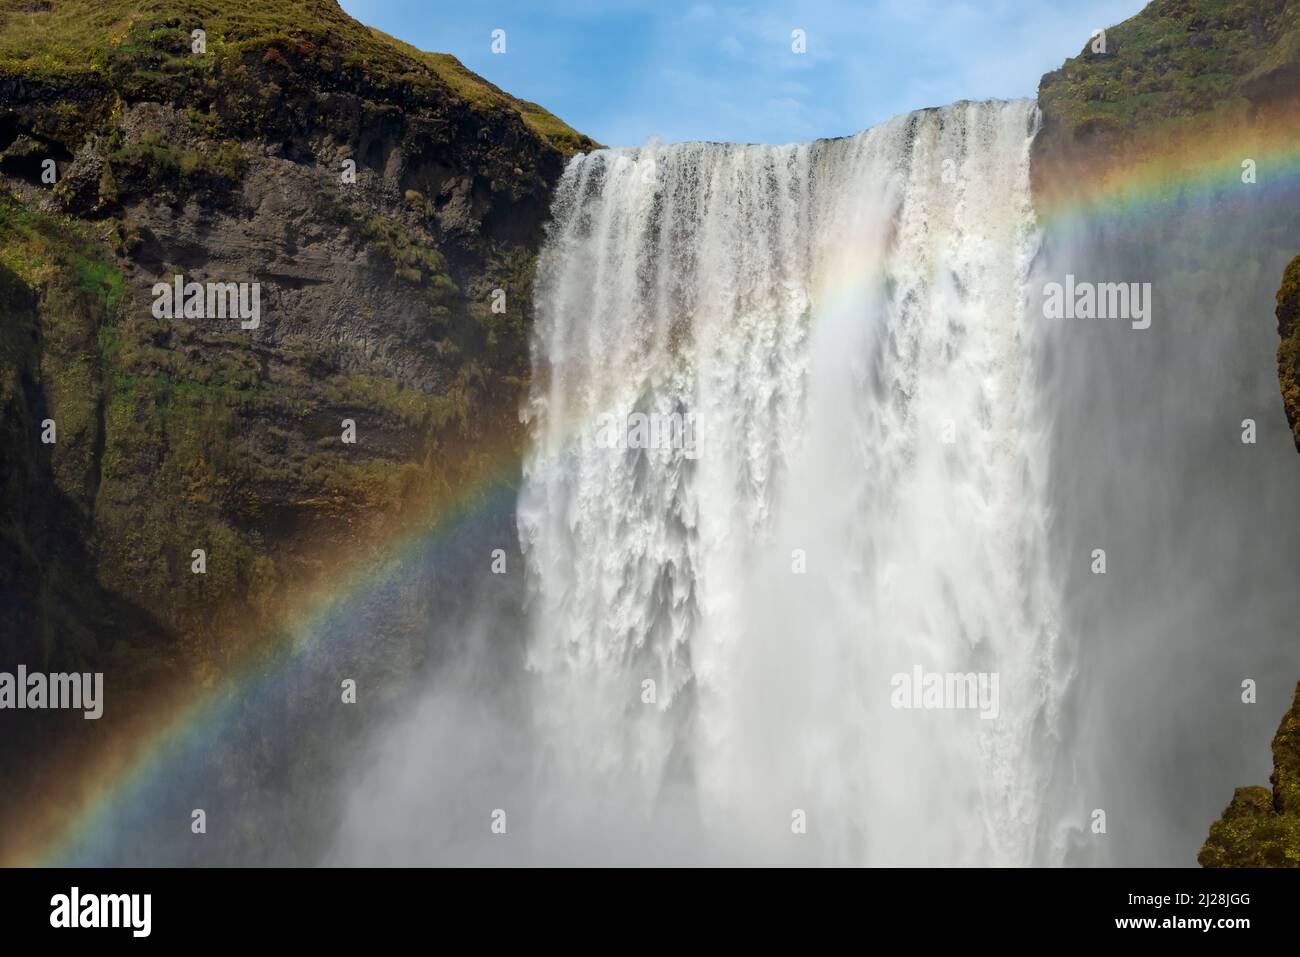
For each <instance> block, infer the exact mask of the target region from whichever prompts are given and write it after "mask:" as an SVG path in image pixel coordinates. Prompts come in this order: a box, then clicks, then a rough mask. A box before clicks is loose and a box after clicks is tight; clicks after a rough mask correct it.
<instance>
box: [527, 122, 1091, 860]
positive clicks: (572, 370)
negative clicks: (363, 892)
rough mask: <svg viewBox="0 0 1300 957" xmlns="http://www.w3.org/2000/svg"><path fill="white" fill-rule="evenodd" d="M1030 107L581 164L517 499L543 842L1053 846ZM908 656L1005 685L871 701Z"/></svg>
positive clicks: (549, 309) (716, 847)
mask: <svg viewBox="0 0 1300 957" xmlns="http://www.w3.org/2000/svg"><path fill="white" fill-rule="evenodd" d="M1035 124H1036V110H1035V107H1034V105H1033V104H1032V103H1030V102H1027V101H1020V102H1012V103H979V104H975V103H959V104H956V105H954V106H951V107H948V108H945V109H939V110H927V111H923V112H918V113H914V114H911V115H909V116H905V117H900V118H898V119H896V120H894V121H891V122H889V123H887V124H885V125H883V126H880V127H878V128H875V129H872V130H869V131H867V132H865V133H862V134H859V135H857V136H854V137H850V138H847V139H840V140H830V141H819V142H816V143H810V144H802V145H794V146H785V147H768V146H736V145H718V144H683V145H677V146H670V147H660V146H656V145H650V146H647V147H645V148H643V149H639V150H612V151H600V152H597V153H594V154H591V155H588V156H582V157H578V158H576V159H574V160H573V161H571V163H570V165H569V167H568V168H567V170H566V172H565V174H564V177H563V179H562V181H561V183H560V185H559V187H558V193H557V197H556V201H555V207H554V222H553V223H552V226H551V229H550V233H549V237H548V241H547V244H546V247H545V249H544V251H543V254H542V257H541V260H540V263H539V267H538V269H539V271H538V279H537V291H536V306H537V321H536V328H535V331H534V345H533V349H534V356H533V365H534V383H533V388H532V394H531V398H530V401H529V404H528V407H527V409H526V412H525V417H526V419H527V421H528V422H529V424H530V427H531V430H532V436H533V448H532V451H531V454H530V457H529V459H528V462H527V464H526V467H525V485H524V489H523V491H522V493H521V497H520V504H519V519H518V521H519V531H520V539H521V544H522V547H523V550H524V553H525V556H526V559H527V566H528V568H527V572H528V580H529V613H530V622H529V637H528V641H527V658H528V667H529V670H530V672H531V674H532V676H533V679H532V688H531V692H532V697H531V700H532V702H533V710H534V723H535V729H534V733H535V734H536V742H535V747H534V754H535V759H536V767H535V769H534V772H533V784H532V787H533V788H534V789H535V791H536V794H535V805H534V808H533V810H532V811H531V812H530V820H531V821H532V823H533V825H534V826H535V828H536V830H537V831H538V832H539V833H540V832H543V831H544V832H545V833H546V834H548V835H551V837H549V838H538V839H537V840H535V841H534V848H535V849H536V850H537V851H538V852H539V853H541V854H542V855H543V856H554V854H555V853H559V850H558V849H560V848H565V849H567V850H568V853H569V854H570V856H572V857H574V858H576V859H582V860H625V859H642V860H643V859H645V858H644V855H645V854H648V853H658V854H660V855H661V856H662V858H663V859H666V860H687V861H691V860H727V861H751V862H757V863H777V862H785V861H815V862H824V863H867V864H900V863H906V864H988V863H1006V864H1015V863H1031V862H1051V861H1054V860H1058V859H1059V856H1060V854H1061V848H1060V846H1059V844H1060V840H1059V838H1058V837H1057V836H1056V835H1057V831H1058V828H1057V823H1056V822H1053V821H1049V820H1047V819H1046V818H1047V816H1048V812H1047V811H1046V810H1045V808H1044V805H1043V802H1042V800H1041V796H1042V794H1043V793H1044V792H1045V790H1046V789H1047V788H1048V784H1049V778H1050V777H1051V775H1052V761H1053V754H1054V752H1055V748H1054V747H1053V744H1052V740H1051V739H1052V736H1053V734H1054V729H1055V720H1056V713H1057V709H1058V705H1059V702H1060V700H1061V697H1062V695H1063V693H1064V689H1065V687H1066V685H1067V684H1068V680H1069V675H1068V673H1066V672H1065V670H1064V668H1063V666H1062V665H1061V664H1060V661H1061V660H1063V659H1064V658H1066V657H1068V656H1062V655H1060V654H1058V649H1057V647H1056V646H1057V642H1058V638H1057V632H1056V626H1055V621H1056V616H1057V607H1058V598H1057V595H1056V593H1055V589H1054V586H1053V582H1052V579H1051V576H1050V575H1049V573H1048V572H1047V571H1046V566H1047V559H1046V549H1045V537H1046V534H1045V512H1046V496H1045V493H1044V482H1045V471H1046V466H1045V462H1044V458H1045V448H1046V443H1045V440H1044V435H1045V432H1046V427H1045V425H1044V424H1043V421H1042V412H1041V410H1040V408H1039V403H1038V401H1037V399H1036V395H1035V389H1034V383H1035V376H1034V370H1033V367H1032V363H1031V356H1032V355H1033V350H1032V348H1031V344H1030V339H1031V337H1032V335H1033V323H1032V322H1031V321H1030V320H1029V319H1028V318H1027V317H1026V315H1025V306H1026V288H1027V276H1028V272H1029V266H1030V262H1031V260H1032V258H1033V256H1034V253H1035V251H1036V245H1037V236H1036V231H1035V224H1034V216H1033V210H1032V205H1031V200H1030V190H1029V148H1030V144H1031V142H1032V139H1033V133H1034V127H1035ZM647 424H648V425H649V426H650V427H651V428H652V429H653V428H654V427H655V426H656V425H660V424H662V428H660V429H659V430H658V431H657V432H652V433H650V434H651V435H657V437H658V440H657V441H656V440H653V439H652V441H650V442H646V441H644V439H645V438H646V436H647V432H646V431H645V430H644V428H643V427H644V426H646V425H647ZM615 432H617V433H618V435H617V438H618V439H619V440H618V441H611V439H610V436H611V434H612V433H615ZM646 445H649V446H650V447H643V446H646ZM917 668H919V669H921V671H922V672H923V673H924V674H931V673H934V674H945V673H952V674H978V675H991V676H996V680H997V682H998V683H997V686H996V688H997V697H996V708H995V709H990V708H985V709H984V710H983V712H981V711H978V710H975V709H971V708H966V709H961V708H949V709H943V708H938V709H925V708H910V709H909V708H898V707H895V705H896V704H898V703H899V702H898V700H897V699H896V696H895V683H894V681H893V678H894V676H895V675H899V674H906V675H908V676H909V677H910V676H911V675H912V673H913V672H914V670H915V669H917ZM949 703H951V702H949ZM994 711H995V712H996V713H994ZM801 824H806V833H799V831H801V830H802V829H803V828H802V827H801ZM579 845H580V846H582V847H584V848H586V850H585V851H575V850H574V848H575V847H576V846H579Z"/></svg>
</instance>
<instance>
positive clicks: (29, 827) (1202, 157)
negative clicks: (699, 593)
mask: <svg viewBox="0 0 1300 957" xmlns="http://www.w3.org/2000/svg"><path fill="white" fill-rule="evenodd" d="M1296 129H1297V127H1296V125H1294V124H1292V123H1289V122H1287V123H1279V124H1277V126H1276V127H1274V128H1271V129H1269V130H1261V129H1260V128H1259V127H1256V128H1255V130H1254V131H1253V133H1252V134H1250V135H1245V136H1243V133H1242V131H1241V130H1240V129H1224V130H1222V131H1221V132H1220V133H1218V134H1216V135H1212V136H1208V137H1202V138H1200V139H1199V140H1197V145H1196V148H1195V149H1194V150H1191V151H1189V150H1188V149H1186V148H1184V147H1183V146H1180V144H1178V143H1177V142H1173V141H1170V142H1166V143H1164V144H1157V145H1156V146H1155V147H1154V148H1153V149H1151V150H1150V151H1149V152H1148V153H1147V154H1146V156H1147V158H1146V159H1144V160H1143V161H1142V162H1140V163H1135V164H1133V165H1132V166H1130V167H1128V168H1120V167H1117V166H1115V165H1113V164H1112V165H1111V166H1110V168H1109V169H1107V170H1106V171H1104V172H1096V173H1090V174H1089V175H1088V176H1087V177H1084V178H1083V179H1081V180H1079V181H1078V182H1075V183H1071V184H1068V187H1066V188H1065V189H1063V190H1061V191H1058V192H1055V193H1053V194H1051V195H1048V196H1047V197H1046V198H1042V197H1040V201H1039V204H1038V205H1039V209H1038V219H1039V223H1040V225H1041V226H1043V227H1046V228H1054V227H1057V226H1058V225H1063V226H1065V227H1066V228H1069V227H1071V226H1073V225H1080V226H1083V227H1086V226H1087V225H1088V224H1091V223H1096V222H1104V223H1107V224H1119V225H1121V226H1122V225H1125V224H1141V225H1142V226H1144V227H1149V226H1150V225H1151V224H1152V223H1153V222H1157V223H1158V222H1159V221H1160V220H1161V219H1162V218H1164V217H1167V216H1170V215H1172V214H1174V213H1175V212H1177V213H1178V214H1179V215H1185V214H1187V213H1188V211H1189V210H1190V211H1191V212H1193V213H1204V214H1205V215H1208V216H1211V217H1214V216H1217V215H1224V216H1228V215H1232V214H1233V211H1234V210H1237V209H1239V208H1240V205H1239V204H1240V203H1242V202H1246V203H1250V202H1255V201H1259V200H1262V201H1268V202H1279V201H1283V199H1284V198H1290V199H1291V201H1294V198H1295V197H1298V196H1300V135H1297V134H1296ZM1247 159H1249V160H1253V161H1254V163H1255V178H1256V182H1255V183H1254V184H1248V183H1244V182H1243V181H1242V178H1241V174H1242V172H1243V168H1242V163H1243V162H1244V161H1245V160H1247ZM1239 190H1248V191H1251V192H1247V193H1242V192H1238V191H1239ZM1296 240H1297V246H1300V236H1297V237H1296ZM1210 241H1211V242H1212V241H1213V239H1212V238H1211V239H1210ZM1297 251H1300V250H1297ZM859 278H861V277H859ZM823 292H824V293H827V294H834V293H833V291H832V290H823ZM823 301H824V299H823ZM499 431H500V432H501V434H499V435H493V436H489V437H488V438H487V439H486V440H485V441H484V443H483V444H482V445H481V446H480V448H479V449H478V451H477V455H476V462H477V464H476V466H475V468H474V469H473V474H472V476H471V478H470V479H469V480H468V481H467V482H465V483H464V486H463V489H462V491H460V492H459V493H458V494H455V495H452V496H446V495H440V496H433V497H431V500H430V501H429V502H428V503H426V504H425V505H424V506H423V507H422V508H421V509H419V510H418V511H417V517H416V519H415V520H413V521H412V522H411V523H410V525H409V526H408V528H409V530H408V531H405V532H403V533H402V534H400V535H397V536H395V537H393V538H392V539H391V540H389V541H387V542H385V543H383V547H382V551H381V554H382V559H381V560H380V561H374V560H372V559H366V560H359V559H357V558H355V557H350V556H346V555H339V556H335V557H334V558H333V560H331V561H330V562H328V563H327V567H329V568H330V569H331V573H330V575H329V576H328V580H327V581H325V582H324V583H323V584H321V585H319V586H316V587H314V588H310V589H307V590H305V591H304V592H303V593H301V594H300V595H298V596H297V598H296V599H295V600H293V601H292V609H291V610H290V611H289V612H288V613H287V614H286V615H285V620H286V621H287V622H289V624H287V625H285V626H284V627H280V628H277V629H275V631H274V633H271V634H266V635H262V636H253V638H252V640H247V639H246V640H243V641H241V642H240V649H241V651H240V652H239V654H238V656H237V659H236V663H235V664H234V665H233V666H232V667H230V668H229V669H227V671H226V673H225V675H224V677H223V679H222V680H221V681H220V682H219V683H218V684H217V685H216V686H215V687H211V688H205V687H202V686H201V684H199V683H198V682H197V681H194V680H191V681H189V682H182V683H181V686H180V687H173V688H169V689H166V690H161V691H158V692H157V693H156V700H154V701H152V702H151V703H150V704H148V705H147V706H145V707H144V708H142V709H141V712H142V714H141V717H140V718H139V720H136V721H133V722H131V723H130V724H129V726H128V727H126V728H125V729H123V730H122V731H121V732H120V733H118V734H116V735H114V736H112V738H111V740H109V741H108V742H103V743H102V744H101V746H99V747H97V748H96V749H95V750H94V751H93V752H92V753H91V754H90V755H86V754H82V753H80V752H75V753H73V754H72V755H71V756H69V755H62V756H56V757H55V758H53V759H52V760H51V761H50V762H48V765H47V766H46V767H43V768H41V769H40V770H41V772H42V773H41V774H40V775H39V780H38V781H37V782H35V783H33V784H32V786H31V787H29V788H28V789H27V792H26V793H25V794H24V795H21V796H20V797H19V799H18V800H15V801H13V802H11V804H12V805H13V808H14V810H12V811H11V812H10V813H8V814H7V815H6V820H5V821H4V822H3V824H0V838H3V840H0V848H2V850H0V864H3V865H6V866H15V865H17V866H33V865H36V866H42V865H59V864H82V863H91V864H94V863H105V862H106V861H104V860H101V855H102V854H103V850H104V848H105V847H106V846H111V845H112V843H113V841H114V840H120V839H121V837H122V835H120V834H114V833H113V830H114V827H115V825H116V824H119V823H120V822H122V821H123V820H128V821H129V820H131V819H133V817H134V818H135V819H140V820H143V816H144V815H146V814H148V813H152V812H155V811H156V810H157V808H156V803H155V802H154V801H152V800H151V797H150V795H151V792H152V791H153V790H155V789H161V790H163V791H165V790H166V788H167V786H168V782H175V781H177V780H182V781H183V780H184V779H185V777H186V775H187V773H188V772H189V771H191V770H193V769H194V768H196V767H198V766H200V765H201V763H202V761H203V756H204V754H205V753H206V752H207V750H208V749H210V748H211V746H212V745H213V742H214V741H216V740H217V739H219V738H220V736H221V734H222V733H223V731H225V730H228V729H229V728H230V727H231V726H232V724H233V722H234V721H235V720H236V719H237V717H238V715H239V711H240V708H241V707H246V706H247V705H248V703H249V702H264V703H265V702H273V701H276V700H278V699H279V697H282V696H283V694H284V693H285V689H286V687H287V686H288V684H289V682H290V681H292V678H293V675H294V674H295V667H296V666H301V665H302V664H304V663H305V662H307V661H309V659H310V656H311V655H312V654H313V653H314V652H316V651H318V650H319V646H320V645H321V643H322V640H323V636H325V635H328V634H331V633H335V632H339V631H340V630H343V631H344V632H346V626H347V623H348V621H349V619H350V617H352V616H353V615H355V614H356V609H357V607H358V606H360V605H364V604H366V603H367V602H369V601H373V600H374V599H375V596H376V595H381V594H382V593H383V592H384V590H385V589H386V588H389V587H392V584H393V579H394V574H395V570H396V569H400V568H401V567H409V566H411V565H413V564H414V565H420V566H423V567H427V563H428V562H430V561H436V560H437V559H438V557H439V555H440V551H441V550H442V549H444V548H446V547H447V542H448V541H449V540H451V539H452V538H453V537H454V534H455V532H456V530H457V528H459V527H462V526H464V525H465V524H466V523H469V522H472V521H474V520H476V517H480V516H481V515H482V514H483V513H485V512H487V511H490V510H492V509H499V508H501V507H502V502H503V501H504V500H505V498H506V497H508V496H511V495H513V494H514V483H515V481H516V479H517V476H518V475H519V471H520V465H521V462H520V451H519V448H518V446H519V436H518V431H517V429H516V428H514V427H513V426H502V427H501V428H500V430H499ZM398 574H400V572H398ZM186 824H187V821H186V820H184V819H182V820H179V821H177V824H176V826H177V827H178V828H180V827H183V826H186Z"/></svg>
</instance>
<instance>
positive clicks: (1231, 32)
mask: <svg viewBox="0 0 1300 957" xmlns="http://www.w3.org/2000/svg"><path fill="white" fill-rule="evenodd" d="M1297 84H1300V6H1297V5H1296V4H1294V3H1292V2H1289V0H1192V2H1187V0H1154V2H1152V3H1150V4H1148V5H1147V6H1146V7H1145V8H1144V9H1143V10H1142V11H1141V12H1140V13H1139V14H1137V15H1136V16H1134V17H1132V18H1130V19H1129V20H1126V21H1124V22H1123V23H1120V24H1117V25H1116V26H1113V27H1108V28H1106V29H1105V31H1104V36H1099V37H1094V38H1093V39H1090V40H1089V41H1088V42H1087V43H1086V44H1085V45H1084V48H1083V50H1082V52H1080V54H1079V55H1078V56H1076V57H1073V58H1071V59H1069V60H1067V61H1066V62H1065V64H1064V65H1063V66H1061V67H1060V69H1057V70H1053V71H1052V72H1051V73H1048V74H1047V75H1046V76H1044V77H1043V79H1042V82H1041V83H1040V85H1039V89H1038V103H1039V107H1040V109H1041V110H1042V116H1043V119H1042V128H1041V130H1040V133H1039V136H1038V139H1037V141H1036V143H1035V161H1036V162H1035V170H1034V177H1035V184H1036V189H1037V190H1038V191H1039V192H1040V193H1042V192H1048V193H1050V192H1052V191H1053V190H1054V189H1055V187H1056V186H1057V185H1061V186H1063V187H1065V189H1063V191H1064V192H1068V183H1067V182H1066V181H1067V180H1069V181H1072V182H1075V183H1077V182H1078V179H1079V177H1080V176H1081V175H1082V176H1084V177H1091V178H1093V179H1100V178H1104V177H1105V176H1106V175H1107V174H1108V173H1109V172H1111V171H1118V173H1119V175H1127V174H1130V173H1131V172H1132V165H1133V164H1134V163H1139V162H1142V161H1144V160H1148V159H1152V158H1156V157H1159V158H1160V159H1162V160H1163V161H1164V162H1166V163H1170V164H1174V165H1176V164H1179V163H1181V164H1185V165H1186V166H1188V167H1194V166H1196V165H1198V164H1203V163H1205V162H1207V161H1212V160H1213V159H1214V156H1215V151H1216V149H1217V148H1218V147H1219V146H1221V145H1225V144H1232V145H1233V146H1234V147H1235V148H1236V149H1237V150H1238V152H1239V153H1240V151H1241V150H1243V149H1250V148H1252V147H1251V144H1252V143H1253V142H1254V141H1255V140H1256V138H1257V134H1267V135H1277V134H1279V133H1282V132H1283V131H1284V130H1285V129H1288V128H1291V126H1292V125H1293V121H1294V119H1295V112H1296V111H1295V104H1294V91H1295V89H1296V87H1297ZM1242 155H1250V154H1249V153H1240V155H1239V156H1238V158H1240V156H1242Z"/></svg>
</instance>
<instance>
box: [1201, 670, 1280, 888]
mask: <svg viewBox="0 0 1300 957" xmlns="http://www.w3.org/2000/svg"><path fill="white" fill-rule="evenodd" d="M1269 781H1270V782H1271V783H1272V785H1273V789H1272V791H1270V790H1269V789H1268V788H1265V787H1247V788H1237V790H1236V793H1235V794H1233V796H1232V801H1231V803H1230V804H1229V805H1228V807H1227V808H1226V809H1225V810H1224V812H1223V816H1222V817H1220V818H1219V820H1218V821H1216V822H1215V823H1214V824H1213V825H1212V826H1211V827H1210V836H1209V839H1208V840H1206V842H1205V846H1204V847H1202V848H1201V853H1200V855H1199V856H1198V857H1197V860H1199V861H1200V862H1201V864H1202V865H1203V866H1205V867H1300V686H1297V687H1296V695H1295V701H1294V702H1293V703H1292V705H1291V710H1290V711H1288V712H1287V713H1286V715H1284V716H1283V718H1282V724H1281V725H1280V726H1279V727H1278V729H1277V735H1276V736H1275V737H1274V738H1273V774H1272V775H1271V776H1270V778H1269Z"/></svg>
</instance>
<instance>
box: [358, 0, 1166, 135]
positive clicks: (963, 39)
mask: <svg viewBox="0 0 1300 957" xmlns="http://www.w3.org/2000/svg"><path fill="white" fill-rule="evenodd" d="M341 2H342V6H343V8H344V9H345V10H346V11H347V12H348V13H349V14H351V15H352V16H354V17H356V18H357V19H359V20H361V21H362V22H364V23H367V24H370V25H371V26H376V27H378V28H379V29H381V30H383V31H385V32H387V33H391V34H393V35H394V36H396V37H399V38H401V39H403V40H405V41H407V42H408V43H412V44H414V45H416V46H418V47H420V48H421V49H425V50H436V51H439V52H444V53H452V54H454V55H455V56H457V57H458V58H460V60H461V61H462V62H463V63H464V64H465V65H466V66H467V67H469V68H470V69H471V70H473V71H474V72H476V73H478V74H480V75H481V76H484V77H486V78H487V79H489V80H491V81H492V82H493V83H495V84H496V85H497V86H499V87H501V88H502V89H504V90H506V91H508V92H510V93H513V94H514V95H516V96H520V97H523V98H524V99H527V100H533V101H535V102H537V103H540V104H541V105H542V106H544V107H546V108H547V109H548V110H550V111H551V112H552V113H555V114H557V115H558V116H560V117H561V118H563V119H564V120H565V121H566V122H568V123H569V124H570V125H571V126H573V127H575V128H576V129H578V130H581V131H582V132H584V133H587V134H588V135H590V136H592V137H594V138H595V139H597V140H599V141H601V142H602V143H605V144H607V145H610V146H639V145H641V144H642V143H644V142H645V141H646V139H647V138H649V137H651V136H657V137H659V139H661V140H662V141H664V142H666V143H672V142H678V141H681V140H725V141H736V142H750V143H788V142H791V141H795V140H808V139H815V138H817V137H822V136H843V135H846V134H849V133H855V132H857V131H858V130H862V129H865V128H866V127H868V126H872V125H874V124H876V123H879V122H881V121H882V120H886V119H888V118H889V117H891V116H894V115H896V114H899V113H905V112H907V111H909V110H914V109H918V108H921V107H926V106H940V105H942V104H945V103H951V102H952V101H954V100H959V99H984V98H987V97H1001V98H1009V97H1017V96H1030V95H1032V94H1033V93H1034V91H1035V90H1036V89H1037V87H1038V79H1039V77H1040V76H1042V74H1043V73H1045V72H1047V71H1048V70H1051V69H1054V68H1056V67H1057V66H1059V65H1060V64H1061V62H1062V61H1064V60H1065V58H1066V57H1069V56H1073V55H1075V54H1077V53H1078V52H1079V51H1080V50H1081V49H1083V46H1084V44H1085V43H1086V42H1087V40H1088V37H1089V35H1090V34H1091V33H1092V31H1093V30H1096V29H1101V28H1104V27H1108V26H1111V25H1113V24H1115V23H1118V22H1120V21H1121V20H1124V19H1127V18H1128V17H1131V16H1132V15H1133V14H1135V13H1137V12H1138V10H1140V9H1141V8H1142V7H1143V6H1144V5H1145V3H1144V0H986V2H979V0H969V2H961V0H857V2H850V0H803V2H783V0H754V2H741V3H729V2H726V0H716V2H708V3H705V2H681V3H676V2H672V0H454V2H448V0H341ZM497 29H501V30H504V31H505V47H506V48H505V52H504V53H500V54H494V53H493V52H492V50H491V45H492V32H493V30H497ZM796 29H799V30H803V31H804V33H805V36H806V38H807V44H806V45H807V52H806V53H804V54H802V55H799V54H796V53H794V52H792V49H791V43H792V41H791V32H792V31H793V30H796Z"/></svg>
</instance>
